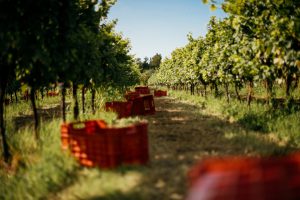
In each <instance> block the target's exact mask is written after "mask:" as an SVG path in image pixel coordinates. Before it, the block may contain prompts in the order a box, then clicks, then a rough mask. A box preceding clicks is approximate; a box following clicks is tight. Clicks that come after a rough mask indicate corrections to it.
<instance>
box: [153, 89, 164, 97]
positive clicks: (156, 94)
mask: <svg viewBox="0 0 300 200" xmlns="http://www.w3.org/2000/svg"><path fill="white" fill-rule="evenodd" d="M154 96H155V97H163V96H167V91H163V90H154Z"/></svg>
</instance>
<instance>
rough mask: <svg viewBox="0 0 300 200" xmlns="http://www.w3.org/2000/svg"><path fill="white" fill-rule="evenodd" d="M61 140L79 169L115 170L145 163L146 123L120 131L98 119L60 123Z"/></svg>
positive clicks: (146, 150) (147, 155)
mask: <svg viewBox="0 0 300 200" xmlns="http://www.w3.org/2000/svg"><path fill="white" fill-rule="evenodd" d="M61 141H62V148H63V149H69V150H70V151H71V153H72V155H73V156H74V157H75V158H76V159H77V160H78V162H79V163H80V164H81V165H83V166H88V167H93V166H98V167H101V168H115V167H118V166H120V165H122V164H146V163H147V162H148V161H149V150H148V124H147V123H139V124H135V125H131V126H127V127H121V128H117V127H108V126H107V125H106V124H105V122H103V121H101V120H91V121H85V122H79V123H68V124H63V125H62V126H61Z"/></svg>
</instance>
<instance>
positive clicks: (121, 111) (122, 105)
mask: <svg viewBox="0 0 300 200" xmlns="http://www.w3.org/2000/svg"><path fill="white" fill-rule="evenodd" d="M105 109H106V111H113V112H116V113H117V114H118V117H119V118H123V117H129V116H131V110H132V102H131V101H128V102H122V101H112V102H106V103H105Z"/></svg>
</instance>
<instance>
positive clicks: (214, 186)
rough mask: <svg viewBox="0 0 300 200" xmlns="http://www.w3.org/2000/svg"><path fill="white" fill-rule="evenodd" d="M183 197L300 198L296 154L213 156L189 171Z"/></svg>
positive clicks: (299, 159) (193, 199) (207, 199)
mask: <svg viewBox="0 0 300 200" xmlns="http://www.w3.org/2000/svg"><path fill="white" fill-rule="evenodd" d="M188 177H189V183H190V190H189V194H188V197H187V200H199V199H201V200H221V199H222V200H233V199H243V200H256V199H261V200H266V199H268V200H275V199H276V200H277V199H278V200H279V199H295V200H296V199H300V153H298V154H291V155H289V156H285V157H272V158H253V157H250V158H249V157H248V158H243V157H238V158H236V157H234V158H233V157H229V158H214V159H207V160H204V161H203V162H201V163H199V164H197V165H196V166H194V167H193V168H192V170H190V172H189V175H188Z"/></svg>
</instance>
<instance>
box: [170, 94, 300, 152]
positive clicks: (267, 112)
mask: <svg viewBox="0 0 300 200" xmlns="http://www.w3.org/2000/svg"><path fill="white" fill-rule="evenodd" d="M169 94H170V95H171V96H173V97H175V98H177V99H179V100H182V101H185V102H189V103H192V104H195V105H197V106H198V107H199V108H202V109H203V110H202V111H201V112H202V113H207V114H210V115H215V116H218V117H220V118H222V119H224V120H227V121H229V122H231V123H232V122H236V123H238V124H240V125H242V126H243V127H244V128H245V129H247V130H249V131H254V132H256V134H259V135H261V137H273V139H274V138H276V140H277V141H278V143H280V146H279V148H278V149H272V150H267V149H266V150H264V151H265V152H268V153H267V154H284V153H288V152H290V151H292V150H295V149H298V148H299V146H300V124H299V119H300V111H299V110H298V109H271V108H270V107H269V106H267V105H264V104H260V103H255V102H253V103H252V105H251V106H250V108H249V107H248V106H247V105H246V103H245V102H239V101H237V100H235V99H231V100H230V103H227V101H226V99H225V97H224V98H221V97H220V98H214V97H212V96H210V95H209V96H208V97H206V98H204V97H201V96H198V95H194V96H192V95H190V94H189V93H187V92H185V91H170V92H169ZM237 142H240V141H239V140H238V141H237ZM252 142H253V143H255V142H256V141H255V140H253V141H252Z"/></svg>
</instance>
